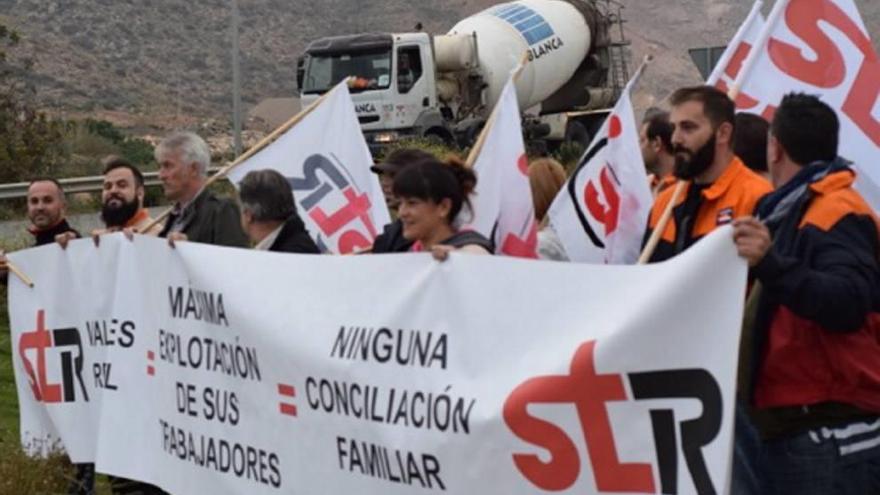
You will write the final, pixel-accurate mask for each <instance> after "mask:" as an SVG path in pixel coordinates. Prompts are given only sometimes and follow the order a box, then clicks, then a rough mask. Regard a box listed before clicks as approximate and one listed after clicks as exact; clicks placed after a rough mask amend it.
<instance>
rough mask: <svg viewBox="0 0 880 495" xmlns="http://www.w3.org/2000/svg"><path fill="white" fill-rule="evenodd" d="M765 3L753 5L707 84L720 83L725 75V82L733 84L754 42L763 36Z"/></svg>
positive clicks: (758, 1)
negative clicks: (762, 10) (763, 8)
mask: <svg viewBox="0 0 880 495" xmlns="http://www.w3.org/2000/svg"><path fill="white" fill-rule="evenodd" d="M763 5H764V2H762V1H761V0H757V1H756V2H755V3H754V5H752V10H751V11H750V12H749V15H748V16H746V20H745V21H743V23H742V25H741V26H740V27H739V29H738V30H737V31H736V34H734V35H733V38H732V39H731V40H730V43H728V44H727V48H726V49H725V50H724V53H722V54H721V58H719V59H718V63H717V64H715V67H714V68H713V69H712V73H711V74H709V79H707V80H706V84H708V85H709V86H715V85H720V84H722V83H721V82H719V81H722V78H724V77H725V76H726V77H727V80H726V81H724V83H723V84H725V85H727V86H730V85H732V84H733V81H734V78H735V77H736V74H737V72H739V66H740V65H741V64H742V62H743V60H744V59H745V57H746V55H748V53H749V49H750V48H751V47H752V43H753V42H754V41H755V40H757V39H758V37H759V36H761V29H763V28H764V16H763V15H761V7H762V6H763Z"/></svg>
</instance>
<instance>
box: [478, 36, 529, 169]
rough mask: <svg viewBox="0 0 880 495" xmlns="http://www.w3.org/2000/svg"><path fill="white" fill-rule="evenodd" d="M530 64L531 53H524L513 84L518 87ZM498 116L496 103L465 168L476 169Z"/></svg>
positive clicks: (514, 73) (512, 77)
mask: <svg viewBox="0 0 880 495" xmlns="http://www.w3.org/2000/svg"><path fill="white" fill-rule="evenodd" d="M528 62H529V52H527V51H526V52H524V53H523V55H522V58H521V59H520V61H519V65H517V66H516V68H515V69H514V70H513V74H511V76H510V77H511V79H513V84H514V86H516V82H517V81H518V80H519V76H520V75H521V74H522V71H523V69H525V67H526V64H527V63H528ZM497 115H498V103H497V102H496V103H495V108H493V109H492V113H491V114H490V115H489V119H488V120H487V121H486V125H484V126H483V129H482V130H480V135H479V136H477V140H476V141H474V146H473V148H471V151H470V153H468V156H467V160H465V166H466V167H467V168H474V163H475V162H476V161H477V157H478V156H480V152H481V151H482V150H483V145H484V144H486V138H487V137H488V136H489V129H490V128H492V126H493V125H495V119H496V118H497Z"/></svg>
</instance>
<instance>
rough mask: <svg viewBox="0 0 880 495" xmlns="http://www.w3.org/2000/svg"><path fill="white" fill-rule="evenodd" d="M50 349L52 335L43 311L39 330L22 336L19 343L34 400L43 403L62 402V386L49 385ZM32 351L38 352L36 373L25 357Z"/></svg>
mask: <svg viewBox="0 0 880 495" xmlns="http://www.w3.org/2000/svg"><path fill="white" fill-rule="evenodd" d="M50 347H52V334H51V333H50V332H49V330H47V329H46V312H45V311H43V310H42V309H41V310H39V311H37V328H36V329H34V330H33V331H32V332H25V333H23V334H21V338H20V339H19V341H18V355H19V357H20V358H21V362H22V363H23V364H24V370H25V372H26V373H27V375H28V378H29V379H30V383H31V390H32V391H33V392H34V398H35V399H36V400H38V401H43V402H61V385H60V384H58V383H49V381H48V380H47V379H46V349H48V348H50ZM30 349H34V350H36V352H37V369H36V372H34V367H33V365H32V364H31V361H30V360H29V359H28V358H27V357H26V355H25V353H26V352H27V351H28V350H30Z"/></svg>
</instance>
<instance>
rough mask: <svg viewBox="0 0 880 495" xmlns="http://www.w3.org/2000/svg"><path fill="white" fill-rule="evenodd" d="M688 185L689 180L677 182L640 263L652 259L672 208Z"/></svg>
mask: <svg viewBox="0 0 880 495" xmlns="http://www.w3.org/2000/svg"><path fill="white" fill-rule="evenodd" d="M686 185H687V181H683V180H679V181H678V182H676V183H675V190H674V191H672V197H671V198H669V203H667V205H666V208H664V209H663V214H662V215H660V218H659V219H658V221H657V225H656V226H655V227H654V231H653V232H651V237H650V238H649V239H648V242H647V244H645V249H643V250H642V254H641V255H640V256H639V264H640V265H644V264H645V263H647V262H648V260H649V259H651V255H653V254H654V250H655V249H657V244H658V243H659V242H660V237H661V236H662V235H663V231H664V230H666V225H667V224H668V223H669V219H670V218H672V209H673V208H675V203H676V202H677V201H678V197H679V196H681V193H682V191H684V187H685V186H686Z"/></svg>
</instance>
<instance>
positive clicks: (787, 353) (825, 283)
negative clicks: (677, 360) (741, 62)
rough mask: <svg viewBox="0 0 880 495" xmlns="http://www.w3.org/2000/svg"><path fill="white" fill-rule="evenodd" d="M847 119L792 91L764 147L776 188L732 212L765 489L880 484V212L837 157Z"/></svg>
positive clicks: (747, 376) (843, 489) (851, 489)
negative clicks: (747, 285) (749, 281)
mask: <svg viewBox="0 0 880 495" xmlns="http://www.w3.org/2000/svg"><path fill="white" fill-rule="evenodd" d="M839 130H840V126H839V122H838V120H837V116H836V115H835V113H834V111H833V110H832V109H831V108H830V107H829V106H828V105H826V104H824V103H822V102H821V101H819V99H818V98H816V97H814V96H808V95H804V94H789V95H787V96H785V98H783V100H782V103H781V104H780V106H779V108H778V109H777V110H776V114H775V116H774V119H773V122H772V124H771V126H770V137H769V143H768V147H767V151H768V153H767V161H768V165H769V169H770V175H771V177H772V179H773V183H774V185H775V186H776V190H775V191H774V192H773V193H771V194H768V195H767V196H765V197H764V198H763V199H761V201H760V202H759V203H758V207H757V213H756V215H757V218H753V217H746V218H742V219H738V220H737V221H736V222H735V223H734V239H735V242H736V245H737V250H738V252H739V253H740V255H741V256H742V257H744V258H745V259H746V260H748V262H749V266H750V267H751V268H752V275H753V276H754V277H755V278H756V280H757V282H756V284H755V286H754V287H753V288H752V293H751V295H750V298H749V302H748V304H747V311H746V322H751V324H747V325H745V326H744V334H743V350H744V353H743V355H742V356H743V357H742V359H741V361H742V362H741V363H740V368H741V375H740V382H741V386H742V385H743V384H744V385H745V386H746V387H748V389H749V390H748V393H747V396H748V399H749V400H750V402H751V405H752V408H753V414H752V416H753V419H754V422H755V425H756V426H757V427H758V430H759V431H760V433H761V436H762V438H763V445H762V448H761V450H762V452H761V455H760V459H761V470H760V471H761V473H762V474H763V477H764V478H765V479H764V483H765V487H764V488H763V490H762V491H761V493H797V494H807V495H809V494H857V493H858V494H864V493H880V313H878V311H880V266H878V255H880V237H878V228H880V223H878V219H877V217H876V216H875V214H874V213H873V211H872V210H871V208H870V206H868V205H867V204H866V203H865V201H864V200H863V199H862V197H861V196H860V195H859V194H858V193H857V192H856V191H855V190H854V189H853V188H852V184H853V182H854V180H855V173H854V172H853V170H852V169H851V168H850V166H849V163H847V162H846V161H845V160H842V159H841V158H839V157H838V156H837V143H838V134H839ZM743 371H745V373H742V372H743Z"/></svg>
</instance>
